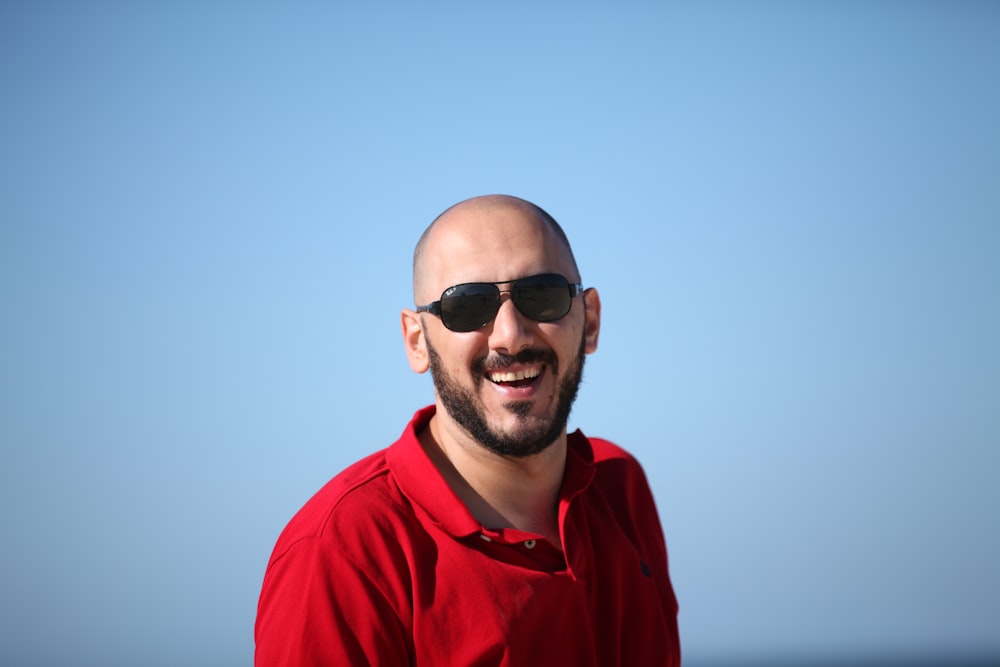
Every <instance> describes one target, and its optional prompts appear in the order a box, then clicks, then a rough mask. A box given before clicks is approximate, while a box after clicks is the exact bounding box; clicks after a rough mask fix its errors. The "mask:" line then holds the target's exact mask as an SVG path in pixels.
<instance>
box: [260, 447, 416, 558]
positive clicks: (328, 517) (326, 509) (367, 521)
mask: <svg viewBox="0 0 1000 667" xmlns="http://www.w3.org/2000/svg"><path fill="white" fill-rule="evenodd" d="M386 452H387V450H381V451H379V452H376V453H374V454H371V455H370V456H368V457H366V458H364V459H361V460H360V461H358V462H357V463H354V464H353V465H351V466H349V467H348V468H345V469H344V470H343V471H342V472H340V473H339V474H338V475H336V476H335V477H334V478H333V479H331V480H330V481H329V482H327V483H326V484H325V485H323V487H322V488H321V489H320V490H319V491H317V492H316V493H315V494H314V495H313V496H312V497H311V498H310V499H309V500H308V501H306V503H305V504H304V505H303V506H302V508H301V509H299V510H298V512H296V513H295V515H294V516H293V517H292V519H291V520H290V521H289V522H288V525H287V526H285V529H284V530H283V531H282V533H281V535H280V536H279V537H278V541H277V544H276V545H275V548H274V553H273V554H272V557H271V560H272V562H273V561H275V560H277V559H279V558H281V557H282V556H283V555H284V554H285V553H286V552H288V551H289V550H290V549H292V548H293V547H295V545H296V544H298V543H300V542H303V541H318V542H321V543H323V542H325V543H329V544H336V545H338V546H339V547H341V548H343V547H349V546H350V545H351V544H352V543H357V542H360V541H363V540H364V539H365V538H366V536H367V537H371V535H370V533H371V532H372V531H382V530H384V529H385V528H386V527H387V526H388V525H389V524H395V523H399V522H400V516H401V515H405V514H406V513H407V511H408V510H407V508H408V503H407V502H406V500H405V498H404V497H403V495H402V494H401V493H400V491H399V488H398V486H397V485H396V483H395V481H394V480H393V479H392V474H391V472H390V469H389V466H388V465H387V463H386Z"/></svg>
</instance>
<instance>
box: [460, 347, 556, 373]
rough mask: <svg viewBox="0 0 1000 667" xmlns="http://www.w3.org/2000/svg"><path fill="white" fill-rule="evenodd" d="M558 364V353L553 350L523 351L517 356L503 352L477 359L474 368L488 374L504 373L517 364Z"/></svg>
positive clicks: (478, 371)
mask: <svg viewBox="0 0 1000 667" xmlns="http://www.w3.org/2000/svg"><path fill="white" fill-rule="evenodd" d="M556 362H557V359H556V353H555V352H553V351H552V350H537V349H527V350H521V351H520V352H518V353H517V354H514V355H510V354H504V353H503V352H495V353H493V354H491V355H489V356H488V357H483V358H482V359H477V360H476V361H475V362H474V363H473V365H472V367H473V370H475V371H476V372H477V373H487V372H491V371H502V370H505V369H507V368H510V367H511V366H513V365H515V364H537V363H541V364H548V365H550V366H553V367H554V366H555V365H556Z"/></svg>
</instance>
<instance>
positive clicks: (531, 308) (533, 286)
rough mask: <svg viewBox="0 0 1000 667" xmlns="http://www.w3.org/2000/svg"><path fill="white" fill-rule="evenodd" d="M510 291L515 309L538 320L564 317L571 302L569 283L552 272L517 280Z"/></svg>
mask: <svg viewBox="0 0 1000 667" xmlns="http://www.w3.org/2000/svg"><path fill="white" fill-rule="evenodd" d="M512 292H513V294H512V295H511V296H512V297H513V299H514V305H515V306H517V309H518V310H520V311H521V313H523V314H524V315H525V316H526V317H530V318H531V319H533V320H537V321H538V322H553V321H555V320H558V319H559V318H561V317H564V316H565V315H566V313H568V312H569V309H570V306H571V305H572V304H573V299H572V297H571V296H570V293H569V283H568V282H566V279H565V278H563V277H562V276H560V275H558V274H554V273H546V274H543V275H540V276H532V277H530V278H525V279H523V280H519V281H517V283H515V285H514V289H513V290H512Z"/></svg>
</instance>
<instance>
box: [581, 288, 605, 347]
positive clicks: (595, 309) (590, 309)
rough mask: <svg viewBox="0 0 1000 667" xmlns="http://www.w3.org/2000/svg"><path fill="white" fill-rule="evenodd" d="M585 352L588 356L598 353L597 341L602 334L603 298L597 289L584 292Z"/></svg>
mask: <svg viewBox="0 0 1000 667" xmlns="http://www.w3.org/2000/svg"><path fill="white" fill-rule="evenodd" d="M583 314H584V322H583V337H584V346H583V351H584V352H586V353H587V354H593V353H594V352H597V339H598V337H599V335H600V333H601V296H600V295H599V294H598V293H597V289H596V288H593V287H591V288H589V289H586V290H584V292H583Z"/></svg>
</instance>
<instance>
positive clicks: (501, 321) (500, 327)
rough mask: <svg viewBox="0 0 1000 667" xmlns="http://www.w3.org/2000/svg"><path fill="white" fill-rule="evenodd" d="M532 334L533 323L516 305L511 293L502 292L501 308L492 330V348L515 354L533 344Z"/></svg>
mask: <svg viewBox="0 0 1000 667" xmlns="http://www.w3.org/2000/svg"><path fill="white" fill-rule="evenodd" d="M532 336H533V333H532V328H531V323H530V322H529V321H528V319H527V318H526V317H525V316H524V315H522V314H521V311H519V310H518V309H517V306H515V305H514V302H513V300H511V298H510V294H509V293H508V292H501V294H500V309H499V310H498V311H497V316H496V318H494V320H493V327H492V330H491V331H490V348H491V349H493V350H496V351H498V352H505V353H507V354H511V355H514V354H517V353H518V352H520V351H521V350H523V349H525V348H528V347H530V346H531V340H532Z"/></svg>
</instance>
